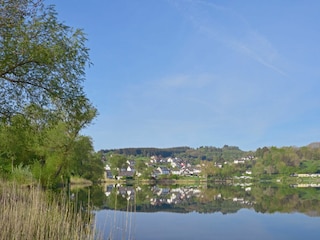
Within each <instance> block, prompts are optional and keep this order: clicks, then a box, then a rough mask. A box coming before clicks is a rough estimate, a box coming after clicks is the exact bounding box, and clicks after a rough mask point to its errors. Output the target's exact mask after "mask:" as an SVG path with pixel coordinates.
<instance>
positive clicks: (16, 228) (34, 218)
mask: <svg viewBox="0 0 320 240" xmlns="http://www.w3.org/2000/svg"><path fill="white" fill-rule="evenodd" d="M91 219H93V218H90V214H84V213H82V212H81V211H77V210H76V207H75V204H73V203H71V202H70V200H66V199H65V196H63V195H61V196H59V197H57V196H48V193H46V192H44V191H43V190H42V189H41V188H39V187H33V188H26V187H21V186H20V185H17V184H16V183H11V182H10V183H8V182H4V181H1V180H0V239H1V240H2V239H3V240H7V239H15V240H19V239H24V240H28V239H57V240H58V239H66V240H73V239H81V240H82V239H88V240H91V239H95V236H94V234H95V233H94V231H95V230H94V227H93V226H94V224H93V222H92V221H93V220H91Z"/></svg>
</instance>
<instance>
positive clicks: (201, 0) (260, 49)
mask: <svg viewBox="0 0 320 240" xmlns="http://www.w3.org/2000/svg"><path fill="white" fill-rule="evenodd" d="M172 2H174V5H175V6H176V7H177V8H178V9H179V10H180V12H181V13H182V14H183V15H184V16H185V17H186V18H187V19H188V20H189V21H190V22H191V23H192V25H193V27H195V29H197V30H198V31H199V32H201V33H202V34H203V35H204V36H206V37H208V38H211V39H214V40H215V41H218V42H220V43H221V44H223V45H225V46H227V47H229V48H230V49H233V50H234V51H237V52H238V53H240V54H242V55H244V56H246V57H248V58H251V59H252V60H254V61H256V62H258V63H260V64H262V65H263V66H265V67H266V68H269V69H270V70H272V71H275V72H277V73H279V74H281V75H283V76H286V75H287V73H286V72H285V71H284V70H283V69H282V68H281V65H280V63H279V62H280V60H279V59H280V55H279V54H278V52H277V50H276V48H275V47H274V46H273V45H272V43H271V42H270V41H269V40H268V39H267V38H266V37H265V36H263V35H262V34H260V33H259V32H258V31H256V30H254V29H253V28H252V27H251V26H250V23H249V22H248V21H247V19H246V18H245V17H244V16H242V15H240V14H239V13H238V12H236V11H235V10H234V9H230V8H227V7H224V6H221V5H218V4H215V3H212V2H209V1H205V0H186V1H172ZM231 26H232V27H231Z"/></svg>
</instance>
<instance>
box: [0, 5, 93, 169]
mask: <svg viewBox="0 0 320 240" xmlns="http://www.w3.org/2000/svg"><path fill="white" fill-rule="evenodd" d="M85 43H86V37H85V34H84V33H83V31H82V30H79V29H73V28H71V27H69V26H66V25H65V24H64V23H62V22H60V21H59V20H58V18H57V13H56V11H55V9H54V7H53V6H45V5H44V3H43V1H42V0H0V120H1V123H2V124H4V123H5V124H8V125H10V124H11V121H12V119H14V117H15V116H17V115H22V116H24V117H25V118H26V119H28V120H29V122H30V123H31V125H32V126H34V125H41V126H42V127H39V126H38V127H39V129H42V130H43V129H44V128H50V129H51V130H52V128H56V129H58V130H57V131H59V129H61V128H62V127H61V125H63V131H64V134H65V135H66V136H65V137H66V138H67V139H68V141H65V145H64V146H63V149H64V150H63V151H64V152H63V154H62V155H68V152H70V151H71V150H72V145H73V143H74V141H75V140H76V139H77V137H78V135H79V132H80V130H81V129H83V128H84V127H86V126H87V125H88V124H90V122H91V121H92V119H93V118H94V117H95V116H96V109H95V108H94V107H93V106H92V104H91V102H90V101H89V99H88V98H87V97H86V94H85V92H84V89H83V81H84V80H85V69H86V67H87V66H89V65H90V59H89V50H88V48H87V47H86V46H85ZM49 125H51V126H49ZM52 126H53V127H52ZM55 126H58V127H55ZM44 142H45V141H44ZM0 150H1V149H0ZM62 167H63V166H62V165H60V166H59V168H58V170H57V172H56V175H59V174H60V171H61V168H62ZM59 169H60V170H59Z"/></svg>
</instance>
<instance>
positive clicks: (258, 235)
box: [96, 209, 320, 240]
mask: <svg viewBox="0 0 320 240" xmlns="http://www.w3.org/2000/svg"><path fill="white" fill-rule="evenodd" d="M127 219H128V215H127V213H126V212H119V211H112V210H102V211H99V212H98V213H97V215H96V220H97V227H98V229H99V230H100V231H101V232H103V233H104V235H103V236H104V238H103V239H109V238H108V237H110V238H111V239H246V240H248V239H254V240H257V239H259V240H263V239H266V240H270V239H281V240H282V239H319V234H320V218H314V217H308V216H306V215H304V214H300V213H292V214H285V213H274V214H261V213H256V212H255V211H254V210H249V209H241V210H239V211H238V212H237V213H233V214H226V215H223V214H221V213H209V214H201V213H197V212H191V213H186V214H182V213H170V212H156V213H143V212H138V213H133V214H132V215H131V216H129V219H128V220H127Z"/></svg>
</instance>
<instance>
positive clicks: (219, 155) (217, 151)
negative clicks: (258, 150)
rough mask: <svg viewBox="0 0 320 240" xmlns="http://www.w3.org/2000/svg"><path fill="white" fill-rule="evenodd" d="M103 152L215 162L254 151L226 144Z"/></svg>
mask: <svg viewBox="0 0 320 240" xmlns="http://www.w3.org/2000/svg"><path fill="white" fill-rule="evenodd" d="M102 152H103V153H105V154H108V153H115V154H121V155H126V156H133V157H138V156H139V157H151V156H158V157H164V158H166V157H179V158H183V159H185V160H188V161H190V162H195V161H200V160H206V161H215V162H224V161H233V160H234V159H237V158H240V157H243V156H247V155H249V154H252V152H246V151H242V150H241V149H239V147H237V146H228V145H224V146H223V147H222V148H218V147H213V146H201V147H199V148H191V147H172V148H120V149H107V150H102Z"/></svg>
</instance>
